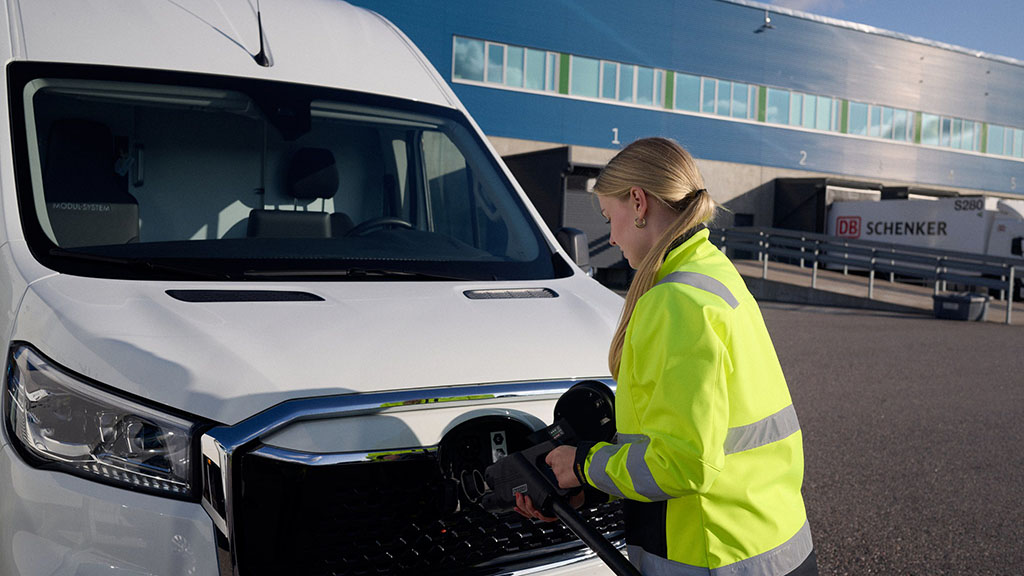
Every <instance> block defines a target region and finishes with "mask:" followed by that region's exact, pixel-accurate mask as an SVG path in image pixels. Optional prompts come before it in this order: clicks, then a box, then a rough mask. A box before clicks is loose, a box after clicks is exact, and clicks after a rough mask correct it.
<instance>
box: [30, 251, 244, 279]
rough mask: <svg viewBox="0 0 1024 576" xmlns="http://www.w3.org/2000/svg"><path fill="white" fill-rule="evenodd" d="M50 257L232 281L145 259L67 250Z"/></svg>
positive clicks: (226, 276) (222, 275)
mask: <svg viewBox="0 0 1024 576" xmlns="http://www.w3.org/2000/svg"><path fill="white" fill-rule="evenodd" d="M50 256H57V257H60V258H68V259H71V260H84V261H86V262H101V263H103V264H114V265H116V266H124V267H126V268H131V269H135V270H141V271H144V272H171V273H173V274H177V275H179V276H183V277H186V278H193V279H195V278H199V279H204V280H230V279H231V275H230V274H227V273H216V272H209V271H206V270H200V269H198V268H192V267H188V266H176V265H174V264H162V263H159V262H153V261H151V260H146V259H144V258H118V257H116V256H103V255H101V254H91V253H89V252H75V251H73V250H67V249H65V248H53V249H51V250H50Z"/></svg>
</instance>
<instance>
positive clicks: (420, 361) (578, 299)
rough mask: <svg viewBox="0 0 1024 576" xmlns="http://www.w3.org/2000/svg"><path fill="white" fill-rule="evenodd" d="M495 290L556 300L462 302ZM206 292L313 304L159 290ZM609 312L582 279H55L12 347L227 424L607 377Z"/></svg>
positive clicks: (36, 296) (615, 302) (33, 299)
mask: <svg viewBox="0 0 1024 576" xmlns="http://www.w3.org/2000/svg"><path fill="white" fill-rule="evenodd" d="M496 288H500V289H515V288H546V289H548V290H549V291H551V292H552V293H553V294H554V295H556V296H555V297H520V298H483V299H471V298H469V297H467V295H466V294H465V292H466V291H471V290H475V289H482V290H493V289H496ZM211 289H217V290H228V291H235V292H236V294H235V295H234V296H231V295H229V296H231V297H229V298H227V300H235V299H237V298H236V296H238V294H237V291H240V290H245V291H250V290H253V291H256V290H258V291H270V292H276V293H278V295H279V294H280V293H281V292H283V291H287V292H292V293H294V292H301V293H305V294H309V295H313V296H314V297H316V298H317V299H316V300H304V301H241V302H239V301H224V300H225V298H221V297H218V298H216V300H220V301H199V302H196V301H184V300H182V299H178V298H175V297H172V296H171V295H170V294H168V290H180V291H185V292H189V291H195V290H199V291H202V290H211ZM197 295H198V296H203V294H202V293H200V292H191V293H190V294H186V299H189V300H194V299H195V298H192V297H191V296H197ZM258 295H259V296H265V294H258ZM499 295H501V294H499ZM517 295H519V296H523V295H524V294H523V293H519V294H517ZM536 295H538V296H539V295H542V294H540V293H539V292H538V293H536ZM547 295H548V296H551V295H552V294H547ZM219 296H223V294H221V295H219ZM243 296H244V295H243ZM179 297H180V295H179ZM200 299H202V298H200ZM260 300H263V298H260ZM620 310H621V299H620V298H619V297H618V296H616V295H615V294H614V293H612V292H610V291H608V290H607V289H605V288H604V287H602V286H600V285H599V284H597V283H596V282H594V281H593V280H590V279H588V278H585V277H582V276H581V275H576V276H574V277H571V278H566V279H560V280H551V281H543V282H528V283H524V282H510V283H502V284H501V285H500V286H497V285H493V284H490V283H465V284H462V283H451V282H436V283H431V282H386V283H382V282H348V283H338V282H325V283H315V282H310V283H303V284H302V285H296V284H291V283H289V284H275V285H269V284H262V283H261V284H256V285H254V284H245V285H239V284H237V283H236V284H218V285H216V286H211V285H209V284H199V283H194V284H192V283H175V284H173V285H169V284H167V283H165V282H138V281H120V280H103V279H93V278H82V277H75V276H68V275H56V276H51V277H49V278H45V279H43V280H40V281H38V282H36V283H34V284H33V285H31V286H30V287H29V290H28V293H27V294H26V296H25V299H24V301H23V304H22V309H21V311H20V312H19V314H18V323H17V326H16V327H15V331H14V335H13V340H17V341H22V342H27V343H29V344H31V345H32V346H34V347H35V348H37V349H38V350H39V351H40V352H42V353H43V354H45V355H46V356H48V357H49V358H50V359H51V360H53V361H54V362H56V363H58V364H60V365H62V366H64V367H66V368H68V369H69V370H72V371H74V372H77V373H78V374H81V375H84V376H86V377H88V378H91V379H93V380H95V381H98V382H101V383H103V384H106V385H108V386H112V387H114V388H116V389H119V390H123V391H125V392H128V393H130V394H134V395H137V396H140V397H144V398H147V399H150V400H152V401H154V402H158V403H160V404H163V405H166V406H171V407H174V408H177V409H179V410H183V411H185V412H188V413H191V414H195V415H197V416H201V417H203V418H207V419H210V420H213V421H215V422H218V423H222V424H235V423H237V422H239V421H241V420H244V419H245V418H247V417H249V416H252V415H254V414H256V413H258V412H261V411H263V410H265V409H267V408H269V407H271V406H273V405H275V404H278V403H280V402H283V401H285V400H290V399H294V398H303V397H314V396H325V395H338V394H351V393H360V392H371V391H374V392H375V391H387V390H402V389H415V388H430V387H441V386H458V385H469V384H482V383H491V382H509V381H529V380H551V379H571V378H593V377H607V374H608V369H607V364H606V354H607V347H608V343H609V341H610V339H611V334H612V331H613V330H614V326H615V322H616V320H617V317H618V314H619V312H620Z"/></svg>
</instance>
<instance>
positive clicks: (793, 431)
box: [517, 138, 817, 576]
mask: <svg viewBox="0 0 1024 576" xmlns="http://www.w3.org/2000/svg"><path fill="white" fill-rule="evenodd" d="M594 193H595V194H596V195H597V197H598V202H599V203H600V205H601V212H602V214H603V215H604V216H605V217H606V218H607V219H608V221H609V222H610V224H611V237H610V240H609V242H610V243H611V244H612V245H613V246H618V247H619V248H620V249H621V250H622V253H623V256H625V258H626V260H627V261H628V262H629V265H630V266H631V267H633V268H635V269H636V275H635V277H634V279H633V283H632V285H631V286H630V289H629V292H628V294H627V295H626V302H625V305H624V309H623V313H622V317H621V319H620V321H619V326H618V329H617V330H616V332H615V335H614V337H613V339H612V345H611V348H610V350H609V354H608V363H609V368H610V369H611V372H612V375H613V376H614V377H615V378H616V380H617V381H618V389H617V391H616V399H615V407H616V424H617V426H618V438H617V442H618V443H617V444H608V443H596V444H586V443H581V444H580V445H579V446H578V447H571V446H561V447H559V448H556V449H555V450H554V451H552V452H551V453H550V454H549V455H548V456H547V463H548V465H550V466H551V468H552V469H553V471H554V473H555V476H556V477H557V479H558V484H559V486H561V487H562V488H572V487H577V486H581V485H583V486H589V487H593V488H597V489H599V490H601V491H602V492H604V493H607V494H610V495H612V496H615V497H619V498H625V499H626V500H625V502H624V509H625V518H626V543H627V551H628V554H629V558H630V561H631V562H632V563H633V564H635V565H636V566H637V567H638V568H639V569H640V571H641V572H643V573H644V574H659V575H660V574H681V575H690V574H709V573H710V574H716V575H724V574H729V575H734V574H735V575H740V574H742V575H755V574H756V575H762V574H763V575H779V576H781V575H787V574H788V575H797V574H799V575H806V574H817V564H816V560H815V556H814V551H813V545H812V542H811V533H810V527H809V525H808V524H807V516H806V512H805V510H804V503H803V497H802V496H801V494H800V486H801V483H802V481H803V445H802V436H801V433H800V427H799V423H798V422H797V419H796V413H795V411H794V410H793V404H792V401H791V399H790V395H789V389H788V388H787V386H786V381H785V378H784V377H783V374H782V369H781V368H780V366H779V362H778V359H777V358H776V355H775V350H774V347H773V346H772V343H771V340H770V338H769V336H768V332H767V330H766V329H765V326H764V320H763V319H762V318H761V313H760V310H759V309H758V307H757V304H756V302H755V301H754V299H753V297H752V296H751V295H750V293H749V292H748V291H747V289H746V287H745V285H744V282H743V279H742V278H741V277H740V275H739V273H737V271H736V269H735V268H734V267H733V265H732V263H731V262H729V260H728V259H727V258H726V257H725V256H724V255H723V254H722V252H720V251H719V250H718V249H717V248H715V246H714V245H712V244H711V243H710V242H709V241H708V234H709V233H708V230H707V229H706V228H705V226H704V223H705V222H708V221H709V220H711V219H712V217H713V216H714V214H715V210H716V206H715V202H714V201H713V200H712V199H711V196H710V195H709V194H708V192H707V191H706V190H705V189H704V183H703V180H702V178H701V176H700V173H699V172H698V170H697V166H696V164H695V163H694V160H693V158H692V157H691V156H690V155H689V154H688V153H687V152H686V151H685V150H684V149H683V148H682V147H681V146H679V145H678V144H676V143H675V142H673V141H671V140H667V139H663V138H648V139H644V140H639V141H637V142H634V143H633V144H630V145H629V146H627V147H626V148H625V149H623V150H622V151H621V152H620V153H619V154H618V155H616V156H615V158H613V159H612V160H611V162H609V163H608V166H607V167H606V168H605V169H604V170H603V171H602V172H601V175H600V177H599V178H598V180H597V183H596V185H595V186H594ZM577 500H578V499H577ZM517 508H518V509H519V511H520V513H521V514H523V515H526V516H532V517H536V518H542V519H546V520H552V518H546V517H544V516H543V515H542V514H540V513H539V512H538V511H537V510H535V509H534V507H533V505H532V502H530V500H529V498H523V497H521V496H520V497H517Z"/></svg>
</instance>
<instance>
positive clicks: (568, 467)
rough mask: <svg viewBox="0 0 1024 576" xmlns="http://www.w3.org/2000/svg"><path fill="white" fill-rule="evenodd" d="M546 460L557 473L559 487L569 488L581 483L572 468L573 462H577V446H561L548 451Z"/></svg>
mask: <svg viewBox="0 0 1024 576" xmlns="http://www.w3.org/2000/svg"><path fill="white" fill-rule="evenodd" d="M544 461H545V462H547V464H548V466H551V471H552V472H554V473H555V478H557V479H558V487H559V488H562V489H568V488H575V487H577V486H579V485H580V481H579V479H578V478H576V473H575V472H573V469H572V466H573V464H575V463H576V447H575V446H559V447H557V448H555V449H554V450H552V451H551V452H548V455H547V457H545V458H544Z"/></svg>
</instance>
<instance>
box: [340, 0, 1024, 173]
mask: <svg viewBox="0 0 1024 576" xmlns="http://www.w3.org/2000/svg"><path fill="white" fill-rule="evenodd" d="M354 3H356V4H359V5H363V6H366V7H368V8H371V9H373V10H376V11H377V12H379V13H381V14H382V15H383V16H385V17H387V18H388V19H390V20H391V21H393V22H394V23H395V24H397V25H398V26H399V27H400V28H401V29H402V30H403V31H405V33H406V34H408V35H409V36H410V38H412V40H413V41H414V42H416V44H417V45H418V46H419V47H420V48H421V49H422V50H423V51H424V53H425V54H426V55H427V56H428V58H430V59H431V60H432V61H433V62H434V64H435V66H437V68H438V69H439V71H440V72H441V74H442V75H443V76H444V77H445V78H446V79H448V80H449V81H451V79H452V38H453V36H464V37H470V38H480V39H485V40H490V41H495V42H502V43H506V44H512V45H518V46H527V47H532V48H539V49H545V50H551V51H556V52H561V53H568V54H574V55H579V56H587V57H591V58H599V59H604V60H612V61H618V62H624V63H632V64H639V65H643V66H650V67H655V68H662V69H666V70H672V71H679V72H685V73H689V74H695V75H704V76H710V77H715V78H721V79H728V80H735V81H740V82H746V83H752V84H758V85H762V86H772V87H780V88H786V89H791V90H798V91H803V92H807V93H811V94H818V95H828V96H834V97H839V98H844V99H849V100H857V101H860V102H865V103H870V104H880V105H885V106H891V107H895V108H905V109H909V110H913V111H919V112H920V111H923V112H928V113H932V114H940V115H949V116H954V117H959V118H966V119H971V120H975V121H980V122H988V123H995V124H1001V125H1007V126H1014V127H1017V128H1022V127H1024V97H1022V95H1024V66H1021V65H1014V64H1012V63H1008V62H1003V61H998V60H993V59H987V58H978V57H975V56H971V55H968V54H965V53H962V52H958V51H953V50H947V49H943V48H940V47H936V46H932V45H926V44H922V43H916V42H910V41H907V40H903V39H898V38H893V37H889V36H886V35H881V34H875V33H869V32H864V31H861V30H857V29H853V28H849V27H843V26H836V25H832V24H827V23H823V22H818V21H814V20H810V19H805V18H800V17H797V16H794V15H786V14H778V13H773V14H771V17H772V25H773V28H772V29H768V30H762V31H761V32H757V30H758V29H759V28H760V27H761V24H762V23H763V21H764V11H763V10H761V9H759V8H757V7H753V6H745V5H738V4H733V3H730V2H725V1H721V0H645V1H643V2H637V3H628V5H625V6H628V8H624V7H623V6H624V4H623V3H621V2H617V1H612V0H517V2H515V3H508V2H494V1H491V2H487V1H480V0H444V1H441V0H437V1H427V0H403V1H401V2H397V1H394V0H356V1H355V2H354ZM627 10H628V12H627ZM453 87H454V89H455V92H456V93H457V94H458V96H459V98H460V99H462V101H463V102H464V103H465V104H466V106H467V108H469V110H470V112H471V113H472V114H473V115H474V117H475V118H476V119H477V121H478V122H479V123H480V125H481V127H482V128H483V129H484V131H485V132H486V133H488V134H489V135H492V136H501V137H509V138H520V139H525V140H539V141H545V142H554V143H561V144H572V145H583V146H594V147H602V148H617V147H619V146H620V145H621V144H618V145H617V144H614V143H613V137H614V136H615V135H616V134H617V136H618V141H619V142H620V143H628V142H630V141H631V140H633V139H636V138H639V137H643V136H648V135H665V136H670V137H673V138H676V139H677V140H679V141H680V142H682V143H683V144H684V145H686V146H687V147H688V148H689V149H690V151H691V152H692V153H693V154H694V155H695V156H697V157H699V158H705V159H709V160H717V161H725V162H737V163H743V164H752V165H760V166H773V167H779V168H789V169H798V170H808V171H815V172H825V173H830V174H841V175H845V176H849V177H854V178H867V179H885V180H897V181H902V182H907V183H916V184H922V185H935V186H949V187H959V188H970V189H982V190H992V191H997V192H1008V193H1024V162H1022V161H1020V160H1014V159H1007V158H999V157H993V156H986V155H982V154H978V153H968V152H956V151H953V150H938V149H934V148H927V147H922V146H918V145H913V144H906V143H895V142H887V141H880V140H872V139H868V138H859V137H853V136H846V135H838V134H833V133H821V132H813V131H802V130H794V129H789V128H783V127H778V126H773V125H766V124H759V123H756V122H755V123H741V122H733V121H727V120H722V119H718V118H714V117H706V116H700V115H687V114H680V113H677V112H668V111H659V110H654V109H643V108H636V107H626V106H617V105H613V104H608V103H602V102H593V101H585V100H579V99H571V98H565V97H558V96H549V95H542V94H534V93H527V92H521V91H519V92H517V91H510V90H503V89H497V88H490V87H484V86H479V85H470V84H463V83H453Z"/></svg>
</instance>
